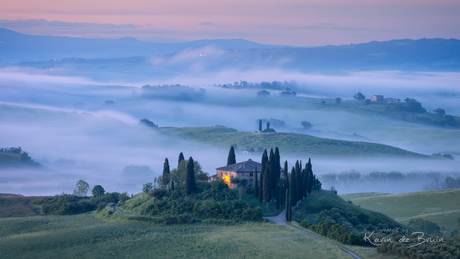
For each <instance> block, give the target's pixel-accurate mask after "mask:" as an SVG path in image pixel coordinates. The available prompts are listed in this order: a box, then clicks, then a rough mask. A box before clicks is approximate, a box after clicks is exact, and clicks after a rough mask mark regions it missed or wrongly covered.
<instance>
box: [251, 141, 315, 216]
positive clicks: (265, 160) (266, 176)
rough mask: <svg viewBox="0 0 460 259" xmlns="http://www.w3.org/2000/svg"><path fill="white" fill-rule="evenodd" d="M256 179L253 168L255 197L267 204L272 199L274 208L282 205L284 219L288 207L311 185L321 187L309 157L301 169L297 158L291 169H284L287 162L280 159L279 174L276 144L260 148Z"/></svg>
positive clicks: (308, 191)
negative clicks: (281, 163) (258, 170)
mask: <svg viewBox="0 0 460 259" xmlns="http://www.w3.org/2000/svg"><path fill="white" fill-rule="evenodd" d="M261 165H262V166H261V167H262V168H261V172H260V178H259V179H260V180H259V179H258V177H257V174H258V172H257V169H256V171H255V175H254V177H255V182H254V188H255V189H254V194H255V196H256V197H259V202H260V203H262V202H263V201H265V202H266V203H267V209H268V203H269V202H271V201H272V200H276V208H277V209H278V210H279V209H280V206H281V205H285V207H286V220H288V221H291V219H292V207H294V206H295V205H296V204H297V203H298V202H299V201H300V200H302V199H303V198H305V197H307V195H308V194H309V193H311V191H312V189H313V188H318V189H320V188H321V183H320V182H319V180H318V179H317V178H316V176H315V175H314V174H313V170H312V164H311V159H308V163H307V164H306V165H305V168H302V161H299V160H297V161H296V163H295V166H293V167H292V169H291V172H290V173H289V172H288V171H289V170H288V162H287V161H285V162H284V169H283V174H282V175H281V166H280V153H279V149H278V147H276V148H275V151H273V148H272V149H271V150H270V155H268V154H267V150H266V149H265V150H264V153H263V154H262V161H261Z"/></svg>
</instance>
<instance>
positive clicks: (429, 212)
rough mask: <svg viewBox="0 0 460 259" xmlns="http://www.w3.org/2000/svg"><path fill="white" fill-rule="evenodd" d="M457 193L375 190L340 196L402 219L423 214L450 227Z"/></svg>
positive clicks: (457, 214)
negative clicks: (383, 192) (367, 192)
mask: <svg viewBox="0 0 460 259" xmlns="http://www.w3.org/2000/svg"><path fill="white" fill-rule="evenodd" d="M459 195H460V189H453V190H452V189H451V190H440V191H422V192H410V193H402V194H381V195H378V194H376V193H369V194H366V193H363V194H345V195H341V197H342V198H343V199H346V200H348V199H349V200H351V201H352V202H353V203H354V204H356V205H360V206H361V207H362V208H366V209H369V210H374V211H378V212H381V213H384V214H386V215H388V216H390V217H392V218H393V219H395V220H397V221H399V222H402V223H408V222H409V221H410V220H411V219H415V218H422V219H424V220H429V221H432V222H435V223H436V224H438V225H439V226H440V227H445V228H446V230H449V231H450V230H453V229H455V228H456V227H457V226H458V222H457V219H458V218H460V204H459V203H458V197H459Z"/></svg>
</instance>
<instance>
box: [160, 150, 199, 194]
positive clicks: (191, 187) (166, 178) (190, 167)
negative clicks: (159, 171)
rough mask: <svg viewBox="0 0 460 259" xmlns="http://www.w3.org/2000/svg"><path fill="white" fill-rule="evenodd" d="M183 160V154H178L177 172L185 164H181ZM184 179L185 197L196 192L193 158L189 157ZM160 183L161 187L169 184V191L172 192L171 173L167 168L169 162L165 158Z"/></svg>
mask: <svg viewBox="0 0 460 259" xmlns="http://www.w3.org/2000/svg"><path fill="white" fill-rule="evenodd" d="M183 160H185V158H184V154H183V153H182V152H180V154H179V159H178V163H177V167H178V170H180V168H179V167H180V166H181V165H185V163H182V164H181V162H182V161H183ZM186 164H187V165H186V170H187V171H186V177H185V191H186V193H187V195H190V194H192V193H194V192H195V191H196V180H195V167H194V161H193V158H192V157H190V158H189V159H188V161H187V163H186ZM162 183H163V185H165V186H166V185H168V184H169V183H171V190H174V181H172V179H171V171H170V167H169V161H168V158H165V162H164V165H163V175H162Z"/></svg>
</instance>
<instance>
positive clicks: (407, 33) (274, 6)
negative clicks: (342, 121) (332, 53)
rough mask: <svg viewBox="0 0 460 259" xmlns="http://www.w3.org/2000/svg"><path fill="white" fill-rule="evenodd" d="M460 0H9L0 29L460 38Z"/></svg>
mask: <svg viewBox="0 0 460 259" xmlns="http://www.w3.org/2000/svg"><path fill="white" fill-rule="evenodd" d="M459 13H460V1H458V0H372V1H370V0H348V1H343V0H283V1H279V0H277V1H275V0H268V1H267V0H264V1H262V0H244V1H243V0H232V1H228V0H225V1H215V0H212V1H211V0H196V1H179V0H168V1H166V0H155V1H151V0H132V1H124V0H123V1H121V0H78V1H77V0H66V1H62V0H40V1H36V0H2V6H1V7H0V28H7V29H12V30H15V31H18V32H21V33H26V34H34V35H61V36H72V37H95V38H98V37H109V38H119V37H126V36H131V37H135V38H138V39H140V40H143V41H157V42H178V41H189V40H197V39H228V38H243V39H246V40H251V41H255V42H259V43H265V44H277V45H293V46H323V45H341V44H350V43H364V42H370V41H374V40H376V41H385V40H392V39H407V38H408V39H420V38H457V39H458V38H460V30H459V29H458V24H460V15H458V14H459Z"/></svg>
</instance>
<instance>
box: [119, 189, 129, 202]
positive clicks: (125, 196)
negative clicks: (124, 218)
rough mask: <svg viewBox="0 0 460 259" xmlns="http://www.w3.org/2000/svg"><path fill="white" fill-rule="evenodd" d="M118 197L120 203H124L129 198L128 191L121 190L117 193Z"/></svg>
mask: <svg viewBox="0 0 460 259" xmlns="http://www.w3.org/2000/svg"><path fill="white" fill-rule="evenodd" d="M118 199H119V200H120V203H121V205H125V202H126V201H127V200H129V195H128V192H123V193H120V195H118Z"/></svg>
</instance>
